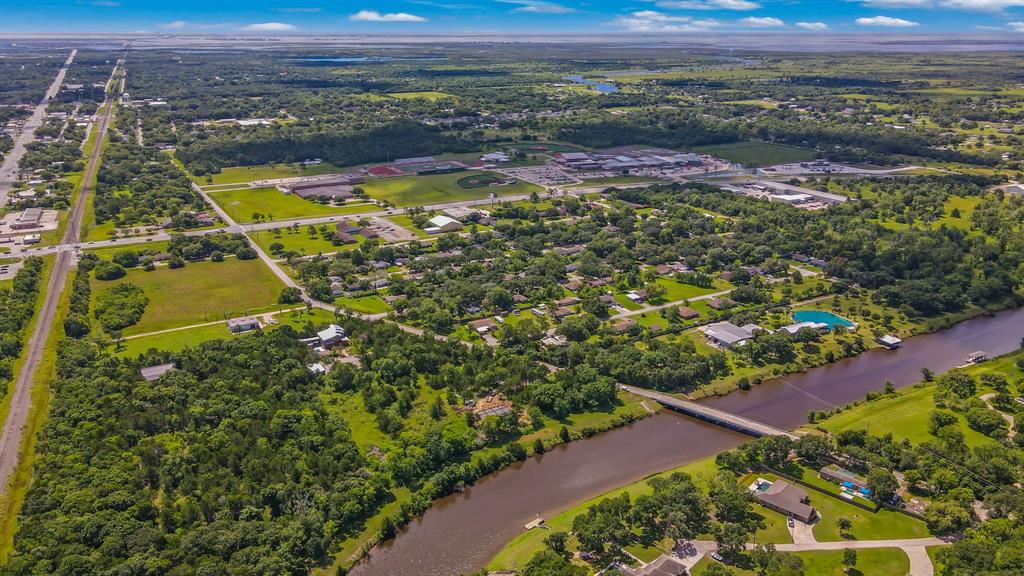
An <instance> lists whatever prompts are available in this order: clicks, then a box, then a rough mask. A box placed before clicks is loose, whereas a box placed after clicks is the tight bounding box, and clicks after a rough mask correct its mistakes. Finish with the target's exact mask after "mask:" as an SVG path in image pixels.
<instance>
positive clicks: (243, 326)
mask: <svg viewBox="0 0 1024 576" xmlns="http://www.w3.org/2000/svg"><path fill="white" fill-rule="evenodd" d="M262 327H263V325H262V324H260V319H259V318H256V317H255V316H245V317H243V318H231V319H230V320H228V330H230V331H231V332H233V333H235V334H237V333H239V332H248V331H249V330H259V329H260V328H262Z"/></svg>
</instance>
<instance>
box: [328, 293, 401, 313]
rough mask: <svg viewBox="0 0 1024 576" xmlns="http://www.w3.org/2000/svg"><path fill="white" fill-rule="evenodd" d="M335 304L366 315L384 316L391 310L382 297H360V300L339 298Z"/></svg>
mask: <svg viewBox="0 0 1024 576" xmlns="http://www.w3.org/2000/svg"><path fill="white" fill-rule="evenodd" d="M334 303H335V304H337V305H338V306H344V307H345V308H349V309H351V310H355V311H356V312H362V313H364V314H383V313H385V312H388V311H390V310H391V307H390V306H388V304H387V302H385V301H384V300H381V298H380V296H360V297H358V298H337V299H335V300H334Z"/></svg>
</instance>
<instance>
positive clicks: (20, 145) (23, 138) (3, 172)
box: [0, 49, 78, 206]
mask: <svg viewBox="0 0 1024 576" xmlns="http://www.w3.org/2000/svg"><path fill="white" fill-rule="evenodd" d="M77 54H78V50H77V49H75V50H72V51H71V54H70V55H69V56H68V59H67V60H65V61H64V66H62V67H61V69H60V71H58V72H57V77H56V78H54V79H53V84H50V87H49V88H48V89H47V90H46V93H45V94H43V99H42V100H40V102H39V104H38V105H37V106H36V107H35V110H33V111H32V115H31V116H29V117H28V120H26V121H25V124H24V125H23V126H22V127H21V132H19V133H18V135H17V136H16V137H15V138H14V147H13V148H11V151H10V152H9V153H8V154H7V156H4V162H3V165H0V206H4V205H6V204H7V197H8V195H10V193H11V188H13V187H14V183H15V182H17V180H18V164H19V163H21V158H22V156H24V155H25V150H26V147H27V146H28V144H29V143H30V142H32V140H33V139H35V137H36V129H37V128H39V127H40V126H42V125H43V119H44V118H45V117H46V107H47V105H49V104H50V100H52V99H53V98H54V97H55V96H57V93H59V92H60V87H61V85H63V84H64V75H65V74H67V71H68V67H69V66H71V63H72V62H74V60H75V56H76V55H77Z"/></svg>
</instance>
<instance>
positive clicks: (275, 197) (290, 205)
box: [210, 186, 378, 224]
mask: <svg viewBox="0 0 1024 576" xmlns="http://www.w3.org/2000/svg"><path fill="white" fill-rule="evenodd" d="M210 198H213V200H214V202H216V203H217V204H218V205H219V206H220V207H221V208H223V209H224V211H225V212H227V213H228V216H231V218H232V219H233V220H234V221H235V222H238V223H242V224H247V223H249V222H254V221H255V218H253V216H254V215H255V214H256V213H259V214H262V215H263V217H264V219H266V220H289V219H292V218H306V217H314V216H336V215H338V214H358V213H360V212H372V211H374V210H377V209H378V208H377V206H375V205H373V204H367V203H358V202H357V203H351V204H348V205H345V206H331V205H326V204H318V203H316V202H312V201H310V200H303V199H302V198H299V197H298V196H294V195H292V194H285V193H283V192H281V191H280V190H278V189H277V188H274V187H273V186H265V187H261V188H242V189H239V190H227V191H224V192H211V193H210Z"/></svg>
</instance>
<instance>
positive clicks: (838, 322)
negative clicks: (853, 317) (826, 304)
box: [793, 310, 856, 329]
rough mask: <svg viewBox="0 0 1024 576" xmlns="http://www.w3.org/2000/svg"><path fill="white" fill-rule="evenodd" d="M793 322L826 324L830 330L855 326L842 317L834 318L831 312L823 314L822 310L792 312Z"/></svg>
mask: <svg viewBox="0 0 1024 576" xmlns="http://www.w3.org/2000/svg"><path fill="white" fill-rule="evenodd" d="M793 321H794V322H814V323H820V324H828V326H829V328H830V329H831V328H835V327H836V326H842V327H843V328H853V327H854V326H856V324H854V323H853V322H850V321H849V320H847V319H846V318H843V317H842V316H836V315H835V314H833V313H831V312H825V311H823V310H801V311H799V312H794V313H793Z"/></svg>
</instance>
